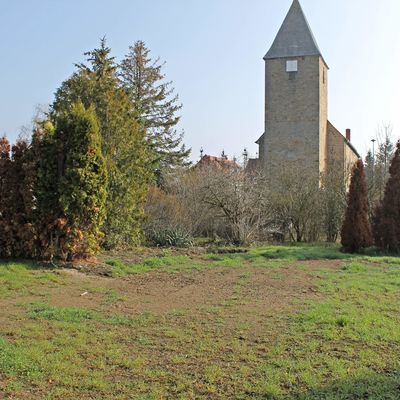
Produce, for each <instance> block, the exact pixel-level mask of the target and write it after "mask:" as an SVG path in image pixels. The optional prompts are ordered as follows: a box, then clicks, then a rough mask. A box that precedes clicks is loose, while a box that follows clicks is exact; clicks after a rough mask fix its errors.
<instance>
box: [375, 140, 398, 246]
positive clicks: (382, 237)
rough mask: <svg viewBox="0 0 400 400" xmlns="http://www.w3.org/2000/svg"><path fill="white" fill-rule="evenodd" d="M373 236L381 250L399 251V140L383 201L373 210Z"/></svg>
mask: <svg viewBox="0 0 400 400" xmlns="http://www.w3.org/2000/svg"><path fill="white" fill-rule="evenodd" d="M374 236H375V242H376V244H377V246H378V247H380V248H381V249H382V250H385V251H389V252H395V253H399V252H400V141H399V142H398V143H397V149H396V152H395V155H394V157H393V159H392V162H391V165H390V168H389V179H388V181H387V184H386V188H385V193H384V197H383V201H382V203H381V204H380V205H379V206H378V207H377V209H376V212H375V218H374Z"/></svg>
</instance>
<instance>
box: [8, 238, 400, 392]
mask: <svg viewBox="0 0 400 400" xmlns="http://www.w3.org/2000/svg"><path fill="white" fill-rule="evenodd" d="M103 259H104V260H105V261H106V262H107V265H108V267H107V268H108V269H109V273H108V275H111V276H108V277H105V276H100V275H98V274H96V269H95V268H94V270H93V272H90V271H89V273H82V272H79V271H77V270H73V269H56V268H46V267H42V266H39V265H35V264H31V263H19V262H3V263H0V306H1V307H0V399H2V398H5V399H141V400H151V399H154V400H155V399H160V400H161V399H289V400H294V399H394V400H395V399H396V400H398V399H400V259H399V258H395V257H379V256H377V255H375V254H373V253H371V254H366V255H355V256H349V255H346V254H343V253H341V252H340V251H339V249H338V248H337V247H332V246H323V245H315V246H286V247H285V246H271V247H260V248H255V249H251V250H249V251H247V252H241V253H238V254H235V253H232V254H230V253H229V254H224V253H223V254H220V253H217V252H216V253H214V254H202V253H199V254H195V253H186V254H185V253H177V252H171V251H164V252H162V253H161V254H159V255H158V256H157V257H155V256H152V257H142V258H141V259H140V261H139V262H136V263H134V264H133V263H129V261H128V260H129V259H130V258H129V255H126V256H125V257H122V256H121V257H116V256H115V255H108V254H105V255H103Z"/></svg>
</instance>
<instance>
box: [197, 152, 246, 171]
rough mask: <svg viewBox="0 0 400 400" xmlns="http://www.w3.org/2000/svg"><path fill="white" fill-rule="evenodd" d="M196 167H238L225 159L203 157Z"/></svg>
mask: <svg viewBox="0 0 400 400" xmlns="http://www.w3.org/2000/svg"><path fill="white" fill-rule="evenodd" d="M197 166H198V167H210V166H211V167H217V168H221V169H223V168H239V165H238V164H237V163H236V161H234V160H228V158H227V157H216V156H209V155H207V154H206V155H205V156H202V157H201V159H200V161H199V162H198V163H197Z"/></svg>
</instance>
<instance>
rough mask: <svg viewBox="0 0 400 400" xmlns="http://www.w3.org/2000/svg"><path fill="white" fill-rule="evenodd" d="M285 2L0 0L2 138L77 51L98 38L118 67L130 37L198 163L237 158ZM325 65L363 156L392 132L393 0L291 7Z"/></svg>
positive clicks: (398, 120)
mask: <svg viewBox="0 0 400 400" xmlns="http://www.w3.org/2000/svg"><path fill="white" fill-rule="evenodd" d="M291 2H292V0H152V1H146V0H112V1H109V0H0V38H1V39H0V54H1V62H0V134H3V133H5V134H7V136H8V137H10V138H11V140H13V141H14V140H15V138H16V137H17V136H18V134H19V133H20V131H21V128H22V127H24V126H25V127H26V126H29V124H30V123H31V121H32V118H33V116H34V114H35V110H36V109H37V108H38V106H39V107H43V106H46V104H50V103H51V102H52V100H53V96H54V92H55V90H56V89H57V87H59V86H60V84H61V82H62V81H63V80H65V79H67V78H68V77H69V76H70V75H71V74H72V72H73V71H74V63H77V62H81V61H83V60H84V56H83V53H84V52H85V51H88V50H91V49H93V48H95V47H96V46H97V45H98V44H99V40H100V38H101V37H103V36H106V38H107V41H108V45H109V46H110V47H111V48H112V51H113V55H114V56H115V57H116V58H117V60H121V59H122V58H123V56H124V55H125V54H126V53H127V50H128V47H129V46H130V45H131V44H133V43H134V42H135V41H136V40H143V41H145V43H146V45H147V47H148V48H149V49H150V50H151V54H152V56H153V57H160V58H161V60H163V61H165V62H166V64H165V67H164V72H165V74H166V76H167V79H168V80H171V81H173V86H174V87H175V90H176V92H177V93H178V95H179V98H180V101H181V102H182V104H183V108H182V111H181V115H182V118H181V121H180V123H179V127H178V129H179V130H180V131H181V130H184V132H185V143H186V145H187V146H189V147H191V148H192V159H193V160H197V159H198V158H199V154H200V148H201V147H202V148H203V149H204V153H205V154H211V155H219V154H220V153H221V151H222V150H224V151H225V153H226V154H227V155H228V156H229V157H233V156H236V157H240V156H241V154H242V152H243V149H244V148H245V147H246V148H247V149H248V151H249V153H250V154H251V155H252V156H255V155H256V152H257V146H256V145H255V143H254V142H255V141H256V140H257V139H258V138H259V136H260V135H261V134H262V133H263V126H264V61H263V56H264V55H265V53H266V52H267V51H268V49H269V47H270V46H271V44H272V42H273V40H274V38H275V36H276V34H277V32H278V29H279V27H280V25H281V23H282V22H283V19H284V17H285V15H286V13H287V11H288V10H289V7H290V5H291ZM300 2H301V4H302V7H303V10H304V12H305V14H306V16H307V19H308V21H309V24H310V26H311V28H312V31H313V33H314V36H315V37H316V40H317V43H318V45H319V48H320V49H321V52H322V54H323V56H324V58H325V60H326V62H327V63H328V65H329V67H330V71H329V91H328V94H329V119H330V121H331V122H332V123H333V124H334V125H335V126H336V127H337V128H338V129H339V130H340V131H341V132H344V131H345V129H346V128H351V130H352V142H353V144H354V145H355V146H356V148H357V149H358V151H359V152H360V153H361V154H365V153H366V151H367V149H368V148H369V146H370V144H371V142H370V141H371V139H372V138H374V137H375V135H376V132H377V130H378V129H379V127H380V126H382V125H384V124H389V123H390V124H391V125H392V127H393V138H394V139H397V138H399V137H400V107H399V106H400V101H399V100H400V99H399V97H400V25H399V23H398V19H399V17H400V1H399V0H380V1H379V2H378V1H376V0H351V1H349V0H300Z"/></svg>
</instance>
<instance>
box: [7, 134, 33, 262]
mask: <svg viewBox="0 0 400 400" xmlns="http://www.w3.org/2000/svg"><path fill="white" fill-rule="evenodd" d="M11 155H12V159H11V170H10V174H9V180H8V186H9V191H10V197H9V199H10V209H11V210H12V217H11V220H12V225H11V226H12V236H13V240H12V256H13V257H28V258H31V257H35V256H36V231H35V226H34V223H33V212H34V207H35V205H34V197H33V187H34V185H35V180H36V173H37V170H36V168H34V167H33V168H32V163H31V147H30V144H29V143H28V141H26V140H24V139H18V140H17V142H16V143H15V144H14V145H13V146H12V148H11Z"/></svg>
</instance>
